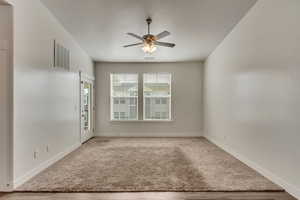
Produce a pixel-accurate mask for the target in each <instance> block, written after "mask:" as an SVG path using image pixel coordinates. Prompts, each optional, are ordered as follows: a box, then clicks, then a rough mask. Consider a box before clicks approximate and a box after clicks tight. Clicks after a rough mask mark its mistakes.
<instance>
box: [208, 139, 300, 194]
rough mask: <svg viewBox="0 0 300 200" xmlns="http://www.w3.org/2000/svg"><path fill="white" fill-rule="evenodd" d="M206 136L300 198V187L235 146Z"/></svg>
mask: <svg viewBox="0 0 300 200" xmlns="http://www.w3.org/2000/svg"><path fill="white" fill-rule="evenodd" d="M204 137H205V138H206V139H208V140H209V141H211V142H212V143H214V144H215V145H217V146H218V147H220V148H221V149H223V150H225V151H226V152H228V153H230V154H231V155H233V156H234V157H236V158H237V159H239V160H240V161H242V162H243V163H245V164H246V165H248V166H249V167H251V168H252V169H254V170H256V171H258V172H259V173H260V174H262V175H263V176H265V177H266V178H268V179H270V180H271V181H273V182H274V183H276V184H277V185H279V186H281V187H282V188H283V189H285V190H286V192H288V193H289V194H291V195H292V196H294V197H295V198H297V199H300V189H298V188H297V187H296V186H294V185H292V184H290V183H288V182H287V181H285V180H283V179H282V178H280V177H278V176H277V175H275V174H274V173H272V172H270V171H269V170H267V169H266V168H264V167H262V166H260V165H258V164H257V163H255V162H254V161H252V160H250V159H248V158H247V157H245V156H243V155H241V154H240V153H238V152H236V151H235V150H234V149H233V148H231V147H230V146H228V145H226V144H224V143H222V142H220V141H218V140H217V139H215V138H213V137H209V136H206V135H205V136H204Z"/></svg>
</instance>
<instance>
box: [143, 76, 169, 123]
mask: <svg viewBox="0 0 300 200" xmlns="http://www.w3.org/2000/svg"><path fill="white" fill-rule="evenodd" d="M146 74H167V75H169V77H170V80H169V84H170V89H169V90H170V91H169V92H170V94H169V95H168V96H157V97H155V96H154V98H163V97H168V98H169V118H168V119H147V118H146V97H145V95H144V94H145V75H146ZM172 77H173V75H172V73H170V72H151V73H143V121H152V122H155V121H158V122H159V121H164V122H168V121H172V120H173V118H172V80H173V79H172Z"/></svg>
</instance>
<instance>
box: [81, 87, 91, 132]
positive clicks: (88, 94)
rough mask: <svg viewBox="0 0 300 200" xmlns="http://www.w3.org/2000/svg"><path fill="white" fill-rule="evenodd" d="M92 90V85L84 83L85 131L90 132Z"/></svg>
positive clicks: (83, 118)
mask: <svg viewBox="0 0 300 200" xmlns="http://www.w3.org/2000/svg"><path fill="white" fill-rule="evenodd" d="M91 90H92V85H91V84H90V83H87V82H84V84H83V102H82V103H83V113H82V120H83V128H84V130H85V131H90V129H91V122H90V121H91Z"/></svg>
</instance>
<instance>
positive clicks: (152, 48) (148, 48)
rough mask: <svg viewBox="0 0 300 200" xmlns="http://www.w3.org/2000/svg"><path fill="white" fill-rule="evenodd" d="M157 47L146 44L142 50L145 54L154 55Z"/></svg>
mask: <svg viewBox="0 0 300 200" xmlns="http://www.w3.org/2000/svg"><path fill="white" fill-rule="evenodd" d="M156 49H157V47H156V46H155V45H154V44H147V43H146V44H144V46H143V48H142V50H143V51H144V52H145V53H149V54H151V53H153V52H154V51H156Z"/></svg>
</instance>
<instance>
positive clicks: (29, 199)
mask: <svg viewBox="0 0 300 200" xmlns="http://www.w3.org/2000/svg"><path fill="white" fill-rule="evenodd" d="M2 195H3V196H1V194H0V199H1V200H296V199H295V198H293V197H292V196H290V195H289V194H287V193H286V192H133V193H8V194H2Z"/></svg>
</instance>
